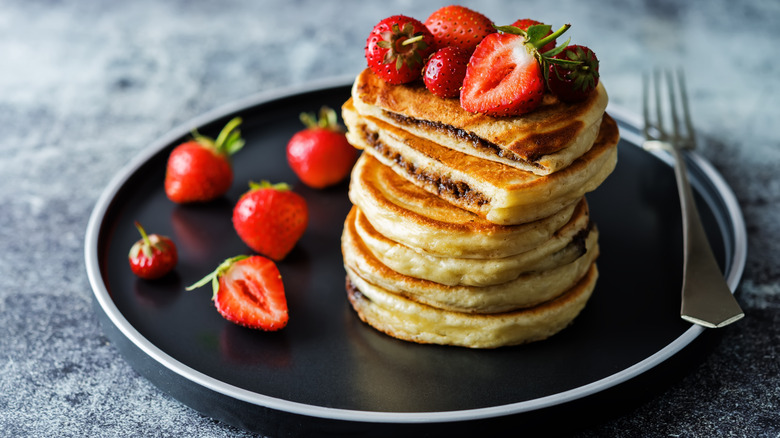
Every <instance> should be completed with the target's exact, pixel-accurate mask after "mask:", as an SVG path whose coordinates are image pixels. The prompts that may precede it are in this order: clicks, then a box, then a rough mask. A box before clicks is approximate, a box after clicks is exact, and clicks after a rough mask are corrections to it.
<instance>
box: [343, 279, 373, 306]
mask: <svg viewBox="0 0 780 438" xmlns="http://www.w3.org/2000/svg"><path fill="white" fill-rule="evenodd" d="M346 289H347V294H349V295H351V296H353V297H354V298H355V299H357V300H368V297H367V296H365V295H363V294H362V293H361V292H360V289H358V288H357V286H355V283H353V282H352V280H350V279H349V276H347V279H346ZM369 301H370V300H369Z"/></svg>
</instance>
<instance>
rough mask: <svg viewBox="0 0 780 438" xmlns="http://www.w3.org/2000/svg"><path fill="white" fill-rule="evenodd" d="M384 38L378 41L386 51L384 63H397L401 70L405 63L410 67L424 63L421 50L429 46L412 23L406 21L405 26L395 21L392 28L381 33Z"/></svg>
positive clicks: (398, 68) (396, 65) (397, 67)
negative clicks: (415, 30)
mask: <svg viewBox="0 0 780 438" xmlns="http://www.w3.org/2000/svg"><path fill="white" fill-rule="evenodd" d="M381 37H382V40H381V41H378V42H377V43H376V45H377V46H379V47H380V48H382V49H385V50H387V52H385V56H384V59H383V60H382V64H393V63H394V64H395V69H396V70H401V67H403V65H404V64H406V65H408V66H409V67H410V68H412V67H414V66H416V65H420V66H422V65H423V64H424V62H423V59H422V56H420V52H422V51H424V50H425V49H427V48H428V44H427V43H426V42H425V41H424V40H423V35H422V34H421V33H415V32H414V25H413V24H412V23H409V22H407V23H404V25H403V28H401V27H399V26H398V23H393V25H392V26H391V27H390V30H388V31H384V32H382V34H381Z"/></svg>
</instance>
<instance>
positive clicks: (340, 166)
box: [287, 107, 357, 189]
mask: <svg viewBox="0 0 780 438" xmlns="http://www.w3.org/2000/svg"><path fill="white" fill-rule="evenodd" d="M301 121H302V122H303V124H304V125H305V126H306V129H304V130H302V131H298V132H297V133H295V135H293V136H292V138H290V141H289V142H288V143H287V162H288V163H289V164H290V167H291V168H292V170H293V171H294V172H295V174H296V175H298V178H300V179H301V181H303V183H304V184H306V185H307V186H309V187H312V188H315V189H322V188H325V187H328V186H332V185H334V184H336V183H338V182H341V181H342V180H343V179H344V178H346V177H347V175H349V172H350V170H351V169H352V165H353V164H355V160H356V159H357V150H356V149H355V148H354V147H352V145H350V144H349V142H348V141H347V137H346V135H344V131H343V130H342V129H341V126H339V124H338V122H337V117H336V112H335V111H333V110H332V109H331V108H328V107H323V108H322V109H320V117H319V119H317V117H316V116H314V115H313V114H308V113H304V114H301Z"/></svg>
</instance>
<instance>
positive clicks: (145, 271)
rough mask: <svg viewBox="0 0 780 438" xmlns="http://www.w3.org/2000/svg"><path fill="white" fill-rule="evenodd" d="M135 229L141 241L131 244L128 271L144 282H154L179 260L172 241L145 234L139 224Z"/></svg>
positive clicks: (156, 235) (136, 224) (163, 237)
mask: <svg viewBox="0 0 780 438" xmlns="http://www.w3.org/2000/svg"><path fill="white" fill-rule="evenodd" d="M135 227H136V228H137V229H138V232H139V233H141V239H140V240H138V241H137V242H135V243H134V244H133V246H132V247H131V248H130V253H129V254H128V256H127V258H128V261H129V262H130V270H131V271H133V273H134V274H135V275H137V276H139V277H141V278H143V279H146V280H154V279H156V278H160V277H162V276H163V275H165V274H167V273H168V272H170V271H171V270H173V268H174V267H176V263H177V262H178V260H179V256H178V253H177V251H176V245H175V244H174V243H173V241H172V240H171V239H170V238H168V237H166V236H160V235H159V234H146V230H144V227H142V226H141V224H140V223H138V222H135Z"/></svg>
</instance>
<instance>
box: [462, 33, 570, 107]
mask: <svg viewBox="0 0 780 438" xmlns="http://www.w3.org/2000/svg"><path fill="white" fill-rule="evenodd" d="M569 27H570V26H569V25H568V24H567V25H565V26H563V27H561V28H560V29H558V30H557V31H555V32H553V33H549V31H550V26H547V25H532V26H530V27H529V28H528V29H527V30H525V31H524V30H522V29H519V28H517V27H514V26H505V27H498V28H497V29H498V30H499V33H495V34H490V35H488V36H487V37H485V39H483V40H482V42H481V43H480V44H479V46H477V49H476V50H475V51H474V54H473V55H472V56H471V59H470V60H469V66H468V68H467V69H466V77H465V78H464V79H463V89H462V90H461V94H460V104H461V106H462V107H463V109H465V110H466V111H469V112H473V113H481V114H486V115H489V116H493V117H507V116H517V115H520V114H523V113H526V112H529V111H532V110H534V109H536V108H537V107H538V106H539V105H540V104H541V103H542V96H543V95H544V91H545V88H546V83H545V72H546V71H547V65H548V60H549V58H550V57H551V56H554V55H555V54H556V53H557V51H558V50H559V49H560V50H562V49H563V47H558V48H556V49H554V50H552V51H548V52H545V53H544V54H541V53H540V52H539V48H540V47H544V46H545V45H546V44H547V43H548V42H550V41H552V40H554V39H556V38H557V37H559V36H560V35H561V34H563V33H564V32H566V31H567V30H568V29H569Z"/></svg>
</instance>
